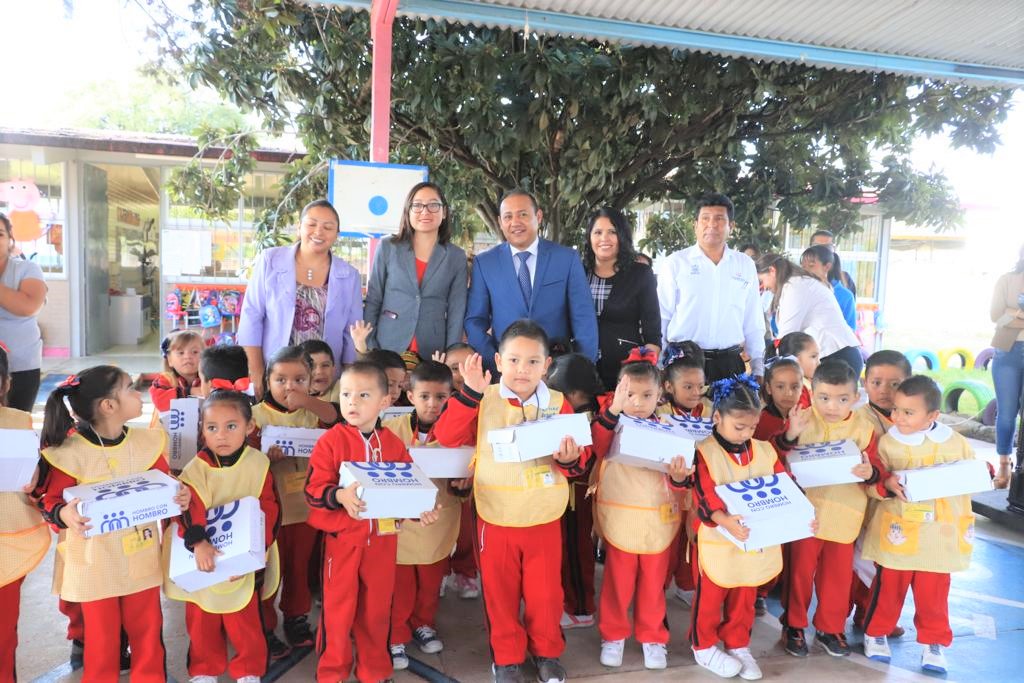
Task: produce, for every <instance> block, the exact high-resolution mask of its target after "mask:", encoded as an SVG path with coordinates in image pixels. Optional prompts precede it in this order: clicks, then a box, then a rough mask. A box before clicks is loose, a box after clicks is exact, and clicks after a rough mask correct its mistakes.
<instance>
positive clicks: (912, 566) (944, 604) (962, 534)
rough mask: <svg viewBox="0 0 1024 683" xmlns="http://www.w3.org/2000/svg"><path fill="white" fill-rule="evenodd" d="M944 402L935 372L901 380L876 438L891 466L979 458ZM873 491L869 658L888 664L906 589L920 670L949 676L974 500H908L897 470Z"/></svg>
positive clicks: (867, 542) (867, 544)
mask: <svg viewBox="0 0 1024 683" xmlns="http://www.w3.org/2000/svg"><path fill="white" fill-rule="evenodd" d="M941 405H942V392H941V391H940V390H939V387H938V385H936V384H935V381H934V380H933V379H931V378H930V377H925V376H923V375H914V376H913V377H910V378H909V379H907V380H905V381H904V382H902V383H901V384H900V386H899V388H898V389H897V390H896V396H895V398H894V399H893V410H892V420H893V426H892V427H891V428H890V429H889V431H888V432H886V433H885V435H884V436H882V438H881V439H880V440H879V443H878V456H879V459H880V460H881V462H882V464H883V466H884V467H885V469H886V470H887V471H889V472H895V471H897V470H912V469H918V468H921V467H929V466H931V465H939V464H942V463H948V462H956V461H958V460H973V459H974V451H973V450H972V449H971V446H970V444H969V443H968V442H967V439H965V438H964V437H963V436H961V435H960V434H957V433H956V432H954V431H953V430H952V429H950V428H949V427H948V426H947V425H944V424H942V423H941V422H938V421H937V420H938V417H939V407H940V406H941ZM870 492H871V496H872V497H873V498H878V499H880V500H881V502H880V503H878V505H876V506H875V508H874V510H873V511H872V513H871V520H870V521H869V523H868V528H867V534H866V536H865V538H864V558H865V559H867V560H873V561H874V562H875V564H876V565H877V567H878V572H877V574H876V575H875V581H874V583H873V584H872V586H871V603H870V604H871V606H870V608H869V609H868V613H867V618H866V619H865V622H864V655H865V656H866V657H867V658H868V659H874V660H876V661H880V662H888V661H889V659H890V657H891V654H890V651H889V643H888V640H887V638H886V634H888V633H891V632H892V630H893V628H894V627H895V626H896V623H897V621H898V620H899V617H900V612H901V611H902V609H903V602H904V600H905V599H906V596H907V590H908V589H912V590H913V591H914V604H915V606H916V608H915V612H914V626H915V628H916V629H917V642H918V643H921V645H922V646H923V648H922V652H921V668H922V669H924V670H926V671H931V672H935V673H946V655H945V653H944V652H943V648H948V647H949V646H950V645H951V644H952V642H953V631H952V630H951V629H950V625H949V579H950V574H951V573H952V572H958V571H964V570H966V569H968V568H969V567H970V564H971V551H972V549H973V546H974V515H973V513H972V512H971V497H970V496H969V495H963V496H950V497H946V498H936V499H934V500H930V501H923V502H918V503H910V502H908V501H907V497H906V494H905V493H904V491H903V487H902V486H901V485H900V482H899V477H898V476H897V475H896V474H890V475H887V476H886V477H885V478H884V479H882V480H881V481H880V482H879V484H878V485H877V486H873V487H871V489H870Z"/></svg>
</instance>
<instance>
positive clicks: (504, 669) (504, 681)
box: [491, 664, 526, 683]
mask: <svg viewBox="0 0 1024 683" xmlns="http://www.w3.org/2000/svg"><path fill="white" fill-rule="evenodd" d="M491 672H492V673H493V674H494V683H526V682H525V681H524V680H523V672H522V670H521V669H520V668H519V665H518V664H505V665H502V666H498V665H497V664H492V665H491Z"/></svg>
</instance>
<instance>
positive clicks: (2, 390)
mask: <svg viewBox="0 0 1024 683" xmlns="http://www.w3.org/2000/svg"><path fill="white" fill-rule="evenodd" d="M10 390H11V366H10V363H9V361H8V359H7V347H6V346H4V345H3V344H2V343H0V406H5V405H7V392H9V391H10Z"/></svg>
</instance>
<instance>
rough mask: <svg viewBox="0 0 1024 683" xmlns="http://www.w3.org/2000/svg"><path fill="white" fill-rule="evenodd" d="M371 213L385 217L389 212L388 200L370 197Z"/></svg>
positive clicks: (377, 196)
mask: <svg viewBox="0 0 1024 683" xmlns="http://www.w3.org/2000/svg"><path fill="white" fill-rule="evenodd" d="M369 208H370V213H372V214H373V215H374V216H383V215H384V214H386V213H387V212H388V200H386V199H384V197H381V196H380V195H376V196H374V197H370V204H369Z"/></svg>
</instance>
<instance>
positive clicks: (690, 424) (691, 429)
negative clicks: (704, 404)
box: [660, 415, 715, 443]
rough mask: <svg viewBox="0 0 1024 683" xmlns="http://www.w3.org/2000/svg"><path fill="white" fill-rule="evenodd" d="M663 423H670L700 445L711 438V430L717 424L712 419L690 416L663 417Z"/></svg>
mask: <svg viewBox="0 0 1024 683" xmlns="http://www.w3.org/2000/svg"><path fill="white" fill-rule="evenodd" d="M660 418H661V419H662V421H668V422H669V424H671V425H673V426H674V427H676V428H678V429H680V430H682V431H683V432H685V433H686V434H688V435H689V437H690V438H691V439H693V440H694V441H696V442H697V443H700V442H701V441H703V440H704V439H706V438H708V437H709V436H711V430H712V429H714V427H715V423H714V422H712V421H711V418H710V417H690V416H689V415H661V416H660Z"/></svg>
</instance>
